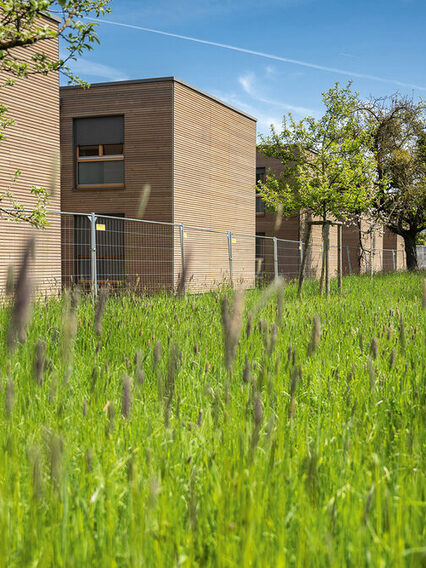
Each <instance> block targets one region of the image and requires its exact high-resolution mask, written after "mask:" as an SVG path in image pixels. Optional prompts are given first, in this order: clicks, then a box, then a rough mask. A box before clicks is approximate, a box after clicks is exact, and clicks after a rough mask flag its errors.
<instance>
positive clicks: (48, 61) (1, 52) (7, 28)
mask: <svg viewBox="0 0 426 568" xmlns="http://www.w3.org/2000/svg"><path fill="white" fill-rule="evenodd" d="M109 3H110V0H0V88H10V87H11V86H12V85H13V84H14V82H15V79H16V78H18V77H19V78H26V77H28V76H29V75H34V74H43V75H47V74H48V73H53V72H61V73H62V74H64V75H65V76H66V77H67V78H68V80H69V81H70V82H77V83H79V84H81V85H82V86H87V83H85V82H84V81H81V80H80V79H79V78H78V77H77V76H76V75H74V74H73V73H72V71H71V69H70V68H69V62H70V61H72V60H75V59H77V57H78V56H79V55H81V54H82V53H83V52H84V51H85V50H91V49H93V46H94V44H96V43H99V40H98V37H97V35H96V25H97V24H95V23H93V22H88V21H86V20H85V18H93V17H100V16H102V15H104V14H105V13H107V12H109V11H110V8H109V6H108V4H109ZM46 14H51V15H53V16H56V17H57V18H59V19H60V23H59V24H58V27H57V29H55V27H52V26H50V25H48V24H47V23H46V20H45V16H46ZM57 38H59V39H60V40H61V42H62V46H61V52H63V53H64V54H65V55H64V57H59V58H57V59H56V58H54V59H52V58H51V57H48V56H47V55H46V53H45V52H44V50H43V45H44V44H45V42H46V41H49V40H54V39H57ZM30 46H34V48H33V49H32V50H31V52H30V51H29V50H28V49H26V48H29V47H30ZM13 124H14V121H13V117H10V116H8V115H7V107H6V106H5V105H3V104H1V103H0V142H1V141H2V140H3V139H4V138H5V132H4V131H5V129H6V128H8V127H10V126H11V125H13ZM3 143H4V142H3ZM19 174H20V172H19V171H17V172H16V173H15V178H14V180H11V183H12V184H13V181H16V178H17V177H18V176H19ZM30 191H31V193H32V194H33V195H35V196H36V206H35V208H34V211H33V212H32V213H31V214H26V213H25V212H24V208H23V206H22V205H21V204H19V203H17V202H16V201H14V200H13V193H12V191H11V190H4V191H2V193H0V203H1V202H2V200H4V199H5V198H9V199H10V200H11V202H12V205H13V209H14V211H13V212H11V211H8V210H7V209H6V208H0V213H2V214H4V215H8V216H9V217H12V218H15V219H17V220H20V221H26V222H29V223H31V224H33V225H35V226H43V225H44V224H45V223H46V217H45V207H46V204H47V200H48V191H47V190H46V189H45V188H41V187H33V188H31V190H30Z"/></svg>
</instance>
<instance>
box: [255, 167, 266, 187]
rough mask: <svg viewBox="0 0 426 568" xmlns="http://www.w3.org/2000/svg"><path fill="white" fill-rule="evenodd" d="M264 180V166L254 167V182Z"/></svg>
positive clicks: (263, 181) (262, 181)
mask: <svg viewBox="0 0 426 568" xmlns="http://www.w3.org/2000/svg"><path fill="white" fill-rule="evenodd" d="M265 181H266V168H263V167H262V168H260V167H259V168H256V183H259V182H260V183H265Z"/></svg>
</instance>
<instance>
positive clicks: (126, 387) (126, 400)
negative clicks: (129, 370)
mask: <svg viewBox="0 0 426 568" xmlns="http://www.w3.org/2000/svg"><path fill="white" fill-rule="evenodd" d="M131 387H132V379H131V378H130V377H128V376H127V375H124V377H123V395H122V399H121V414H122V415H123V418H129V417H130V412H131V408H132V392H131Z"/></svg>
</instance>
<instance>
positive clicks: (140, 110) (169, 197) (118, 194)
mask: <svg viewBox="0 0 426 568" xmlns="http://www.w3.org/2000/svg"><path fill="white" fill-rule="evenodd" d="M107 116H123V119H124V151H123V154H124V187H120V188H110V189H77V188H76V142H75V137H74V129H75V121H76V119H81V118H85V117H107ZM255 136H256V123H255V120H254V119H252V118H249V117H247V116H245V115H243V114H242V113H240V112H238V111H236V110H234V109H231V108H230V107H228V106H227V105H225V104H223V103H221V102H220V101H217V100H216V99H213V98H212V97H210V96H209V95H206V94H205V93H202V92H200V91H198V90H197V89H195V88H193V87H191V86H189V85H187V84H185V83H183V82H181V81H179V80H177V79H175V78H173V77H169V78H162V79H152V80H150V79H147V80H140V81H128V82H122V83H107V84H97V85H93V86H92V87H91V88H90V89H88V90H83V89H81V88H73V87H65V88H62V89H61V153H62V174H61V180H62V210H63V211H69V212H71V213H73V214H74V213H86V214H87V213H90V212H92V211H93V212H96V213H99V214H104V215H120V216H124V217H125V218H136V217H137V215H138V206H139V202H140V197H141V192H142V189H143V187H144V186H145V184H149V185H150V187H151V192H150V199H149V201H148V205H147V207H146V209H145V211H144V214H143V218H144V219H145V220H151V221H155V222H162V223H183V224H185V225H191V226H201V227H207V228H209V227H211V228H215V229H221V228H222V229H226V230H229V228H230V227H232V228H233V230H234V231H236V232H238V231H241V232H244V233H254V194H253V191H252V188H253V185H254V173H255ZM117 222H118V221H117ZM103 224H104V223H100V225H103ZM75 227H76V219H75V217H74V216H73V215H70V216H69V218H68V224H67V227H66V229H65V230H64V233H63V242H64V246H65V254H64V261H63V275H64V278H65V281H71V279H72V278H74V277H75V274H76V264H75V251H76V246H77V248H78V245H79V243H78V241H79V240H82V237H83V236H84V239H86V240H87V230H86V232H85V233H84V235H83V234H79V233H78V231H76V228H75ZM122 227H123V231H124V242H123V247H122V248H123V250H124V253H123V254H122V255H121V262H122V263H124V269H123V270H122V274H125V275H126V280H127V281H126V284H128V283H129V279H131V280H133V281H134V282H135V283H138V286H140V287H142V288H144V287H146V288H150V289H152V288H153V287H157V286H160V287H169V288H170V287H173V286H175V284H176V282H177V280H178V278H179V274H180V272H181V269H182V268H181V248H180V231H179V229H176V228H173V227H171V226H168V225H152V224H145V223H137V222H136V221H127V220H125V221H124V222H123V223H122ZM104 230H106V231H108V229H107V228H105V229H104ZM212 235H216V237H218V235H217V234H214V233H200V232H197V234H195V231H194V230H193V229H190V228H188V229H185V249H186V251H187V253H188V254H189V253H190V251H191V249H192V258H193V264H192V269H191V271H192V273H193V277H192V279H191V284H190V286H191V287H192V288H193V289H200V288H205V287H206V285H208V286H211V284H212V283H214V282H219V281H223V279H224V276H225V274H224V272H227V271H224V267H226V268H227V267H228V262H229V260H228V243H227V241H226V239H223V236H221V237H222V239H221V241H224V242H221V241H220V239H218V238H216V237H213V236H212ZM104 236H105V235H104ZM99 237H101V235H100V234H99ZM216 241H217V242H216ZM105 246H106V247H107V245H105ZM117 247H118V245H117V243H114V247H113V248H114V251H115V252H114V254H116V253H117V250H118V249H117ZM107 248H108V247H107ZM252 249H253V250H251V249H248V250H247V251H245V252H244V253H243V254H245V257H243V265H244V270H245V272H244V277H245V279H247V280H248V281H249V280H250V278H252V280H253V279H254V241H253V247H252ZM105 250H106V249H105ZM106 256H108V255H107V254H106ZM107 260H108V262H110V259H107ZM200 261H201V262H202V265H203V268H201V265H200V266H197V263H198V262H200ZM206 266H207V267H208V268H207V270H206V268H205V267H206ZM250 275H251V276H250Z"/></svg>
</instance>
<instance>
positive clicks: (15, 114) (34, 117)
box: [0, 16, 61, 292]
mask: <svg viewBox="0 0 426 568" xmlns="http://www.w3.org/2000/svg"><path fill="white" fill-rule="evenodd" d="M43 23H44V24H47V25H49V26H51V27H52V28H53V29H55V28H57V25H58V21H57V20H56V18H53V17H48V16H46V17H45V18H44V22H43ZM42 49H43V51H44V53H46V54H47V55H48V56H50V57H51V58H52V59H53V58H54V59H57V58H58V41H57V39H51V40H45V41H43V42H39V43H37V44H35V45H33V46H27V47H19V48H15V50H16V52H15V53H16V55H17V56H18V55H19V57H20V58H25V57H26V56H27V55H28V57H30V56H31V55H33V54H34V53H35V52H40V51H41V50H42ZM8 78H9V76H8V74H7V73H5V72H0V83H2V84H3V83H4V82H5V81H6V79H8ZM1 103H2V104H3V105H4V106H6V107H7V109H8V112H7V116H8V117H10V118H11V119H13V120H14V122H15V123H14V125H11V126H8V127H7V128H6V129H5V130H4V135H5V138H4V139H3V140H1V141H0V193H1V194H5V193H6V192H10V193H11V195H12V197H13V199H12V200H11V199H9V198H7V197H5V198H4V199H3V200H2V202H1V206H2V207H4V208H9V207H12V205H13V200H15V201H17V202H19V203H21V204H23V205H24V206H25V207H26V208H28V209H31V208H32V207H33V206H34V205H35V202H36V198H35V196H33V195H31V188H32V187H33V186H38V187H43V188H46V189H48V190H49V191H50V192H51V193H52V195H51V197H50V200H49V208H50V209H52V210H59V208H60V190H59V154H60V150H59V78H58V74H57V73H50V74H49V75H47V76H45V75H37V74H35V75H29V76H28V77H27V78H15V82H14V84H13V85H11V86H4V87H2V89H1ZM18 170H19V171H20V172H21V173H20V175H19V176H18V177H17V178H16V181H14V180H15V177H16V172H17V171H18ZM55 174H56V176H55ZM48 220H49V226H48V227H47V228H46V229H44V230H43V232H40V231H37V233H38V235H37V237H36V245H35V256H34V258H33V261H32V268H31V273H32V275H33V277H34V284H35V286H36V288H37V290H38V291H40V292H56V291H57V290H58V289H59V286H60V282H61V241H60V237H61V233H60V218H59V217H51V216H50V217H49V219H48ZM34 233H36V231H35V230H34V229H32V227H31V226H30V225H29V224H28V223H17V222H16V221H11V220H9V218H8V217H7V215H4V214H3V215H2V216H0V243H1V246H0V289H1V290H3V289H4V284H5V279H6V275H7V271H8V266H9V265H13V266H14V267H15V268H16V269H17V268H18V266H19V263H20V260H21V252H22V248H23V245H24V243H25V242H26V241H27V239H28V238H29V236H30V235H31V234H34ZM15 273H16V272H15Z"/></svg>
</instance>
